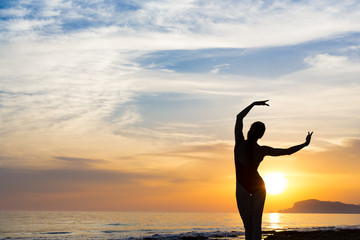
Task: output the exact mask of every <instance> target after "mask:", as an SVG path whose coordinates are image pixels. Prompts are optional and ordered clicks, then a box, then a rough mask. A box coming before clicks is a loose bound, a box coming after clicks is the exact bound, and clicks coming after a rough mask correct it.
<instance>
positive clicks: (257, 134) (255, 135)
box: [247, 122, 265, 140]
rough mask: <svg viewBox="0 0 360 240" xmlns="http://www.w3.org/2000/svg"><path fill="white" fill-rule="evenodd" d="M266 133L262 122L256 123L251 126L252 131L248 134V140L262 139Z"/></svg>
mask: <svg viewBox="0 0 360 240" xmlns="http://www.w3.org/2000/svg"><path fill="white" fill-rule="evenodd" d="M264 133H265V124H264V123H262V122H254V123H253V124H251V127H250V130H249V132H248V135H247V138H248V139H256V140H257V139H260V138H261V137H262V136H263V135H264Z"/></svg>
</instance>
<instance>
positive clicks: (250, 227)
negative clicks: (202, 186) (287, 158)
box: [234, 100, 312, 240]
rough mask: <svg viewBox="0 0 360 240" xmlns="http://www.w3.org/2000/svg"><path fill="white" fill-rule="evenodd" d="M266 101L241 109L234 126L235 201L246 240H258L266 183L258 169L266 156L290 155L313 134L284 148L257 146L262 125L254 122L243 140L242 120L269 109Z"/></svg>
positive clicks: (302, 145) (259, 237) (262, 132)
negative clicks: (257, 109) (254, 110)
mask: <svg viewBox="0 0 360 240" xmlns="http://www.w3.org/2000/svg"><path fill="white" fill-rule="evenodd" d="M268 101H269V100H266V101H257V102H253V103H252V104H250V105H249V106H248V107H246V108H245V109H244V110H242V111H241V112H240V113H239V114H238V115H237V119H236V124H235V149H234V154H235V169H236V200H237V206H238V209H239V212H240V216H241V218H242V220H243V223H244V228H245V238H246V240H261V221H262V213H263V209H264V203H265V196H266V190H265V184H264V181H263V179H262V178H261V177H260V175H259V173H258V171H257V169H258V167H259V164H260V162H261V161H262V160H263V159H264V157H265V156H281V155H290V154H293V153H295V152H297V151H299V150H300V149H302V148H304V147H305V146H308V145H309V143H310V140H311V136H312V133H310V132H309V133H308V135H307V137H306V141H305V142H304V143H303V144H300V145H296V146H293V147H290V148H287V149H279V148H272V147H267V146H260V145H259V144H258V143H257V141H258V140H259V139H260V138H261V137H262V136H263V135H264V132H265V125H264V123H262V122H254V123H253V124H252V125H251V127H250V130H249V132H248V134H247V139H246V140H245V138H244V135H243V132H242V130H243V119H244V117H245V116H246V115H247V114H248V113H249V111H250V110H251V109H252V107H254V106H269V105H268V104H267V102H268Z"/></svg>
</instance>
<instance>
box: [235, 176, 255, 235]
mask: <svg viewBox="0 0 360 240" xmlns="http://www.w3.org/2000/svg"><path fill="white" fill-rule="evenodd" d="M236 201H237V207H238V210H239V213H240V216H241V219H242V221H243V223H244V228H245V239H246V240H251V239H252V238H251V236H252V235H253V223H252V196H251V195H250V194H249V193H248V192H247V191H246V190H245V189H244V187H243V186H241V184H240V183H236Z"/></svg>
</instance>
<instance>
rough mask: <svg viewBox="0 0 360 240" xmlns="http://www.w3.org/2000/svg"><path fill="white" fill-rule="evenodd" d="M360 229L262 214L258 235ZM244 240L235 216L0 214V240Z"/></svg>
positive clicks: (345, 222)
mask: <svg viewBox="0 0 360 240" xmlns="http://www.w3.org/2000/svg"><path fill="white" fill-rule="evenodd" d="M328 229H360V214H290V213H264V216H263V230H265V231H271V230H277V231H283V230H294V231H308V230H328ZM201 238H202V239H205V238H210V239H244V229H243V227H242V222H241V219H240V216H239V214H238V213H162V212H56V211H46V212H41V211H37V212H28V211H24V212H21V211H3V212H0V239H22V240H28V239H45V240H47V239H49V240H54V239H94V240H96V239H121V240H145V239H146V240H159V239H187V240H189V239H201Z"/></svg>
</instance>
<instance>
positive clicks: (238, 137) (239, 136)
mask: <svg viewBox="0 0 360 240" xmlns="http://www.w3.org/2000/svg"><path fill="white" fill-rule="evenodd" d="M268 101H269V100H265V101H256V102H253V103H252V104H250V105H249V106H247V107H246V108H245V109H244V110H242V111H241V112H240V113H239V114H238V115H237V117H236V123H235V144H236V143H239V142H240V141H243V140H244V139H245V138H244V134H243V132H242V130H243V119H244V117H245V116H246V115H247V114H248V113H249V112H250V110H251V109H252V108H253V107H254V106H263V105H266V106H269V104H267V102H268Z"/></svg>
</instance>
